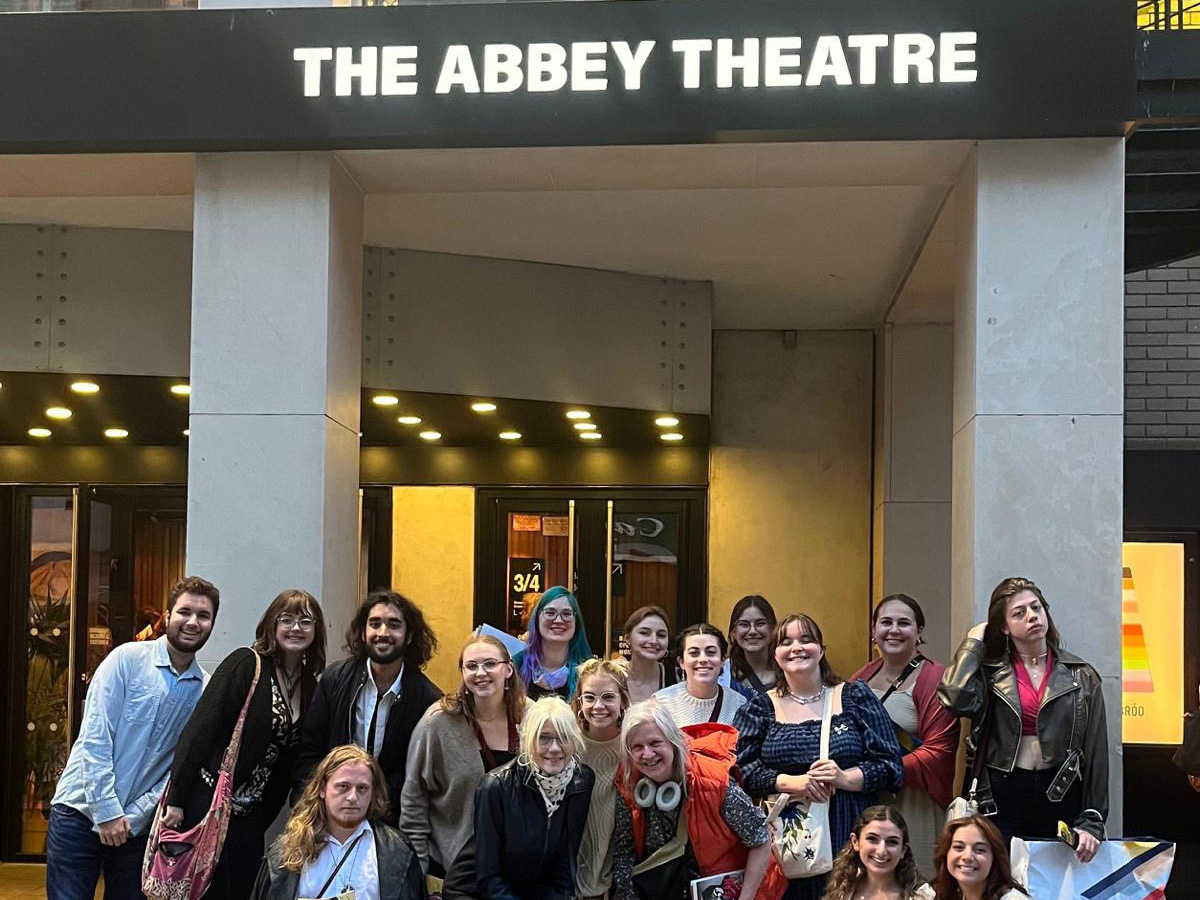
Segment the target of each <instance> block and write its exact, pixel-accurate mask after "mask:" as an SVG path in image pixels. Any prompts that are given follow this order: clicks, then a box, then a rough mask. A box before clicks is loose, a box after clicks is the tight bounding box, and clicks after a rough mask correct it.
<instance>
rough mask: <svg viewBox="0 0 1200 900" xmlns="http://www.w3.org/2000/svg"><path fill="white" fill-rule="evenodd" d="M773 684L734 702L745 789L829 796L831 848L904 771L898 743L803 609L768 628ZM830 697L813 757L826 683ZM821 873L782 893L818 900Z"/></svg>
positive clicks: (879, 708) (879, 709) (796, 899)
mask: <svg viewBox="0 0 1200 900" xmlns="http://www.w3.org/2000/svg"><path fill="white" fill-rule="evenodd" d="M773 643H774V651H773V654H772V655H773V657H774V664H775V669H776V672H775V686H774V687H773V688H772V689H771V690H770V691H768V692H767V693H765V694H759V695H758V696H756V697H755V698H754V699H752V700H751V701H750V702H749V703H747V704H746V705H745V706H743V707H742V708H741V709H739V710H738V714H737V718H736V720H735V721H734V727H735V728H737V730H738V744H737V759H738V765H739V766H741V769H742V780H743V785H744V786H745V789H746V792H747V793H748V794H750V796H751V797H767V796H769V795H771V794H776V793H788V794H791V795H792V796H793V797H795V798H796V799H802V800H808V801H810V802H822V801H825V800H829V801H830V804H829V828H830V836H831V838H832V843H833V847H834V852H835V853H836V852H837V850H838V849H839V848H841V846H842V845H843V844H844V843H846V841H847V840H848V839H849V836H850V829H851V828H852V827H853V825H854V820H855V819H857V818H858V815H859V813H861V812H862V811H863V810H864V809H866V808H867V807H868V806H873V805H875V804H876V803H878V802H879V801H878V799H877V798H876V792H877V791H889V792H893V793H894V792H896V791H898V790H899V789H900V785H901V782H902V781H903V779H904V765H903V763H902V762H901V761H900V744H899V743H898V742H897V741H896V732H895V727H894V726H893V725H892V720H891V719H890V718H889V717H888V714H887V711H886V710H884V708H883V705H882V704H881V703H880V702H879V700H878V699H877V698H876V696H875V694H874V693H873V692H872V691H871V689H870V688H869V687H867V686H866V685H865V684H863V683H862V682H843V681H842V679H841V678H839V677H838V676H837V674H836V673H835V672H834V671H833V669H832V668H831V667H830V665H829V662H828V660H826V658H825V641H824V639H823V637H822V635H821V629H820V627H819V626H818V625H817V623H816V622H815V621H813V619H812V618H810V617H809V616H804V615H797V616H788V617H787V618H786V619H784V620H783V621H782V622H781V623H780V624H779V627H778V628H776V629H775V635H774V642H773ZM826 687H832V688H834V690H833V691H831V692H830V694H829V701H828V702H830V703H832V704H833V712H832V720H831V726H830V734H829V758H828V759H824V760H822V759H818V756H819V755H820V747H821V718H822V716H823V715H824V704H825V702H826V700H825V688H826ZM825 880H826V876H824V875H814V876H812V877H810V878H798V879H795V880H793V881H792V882H791V885H790V887H789V888H788V892H787V894H786V895H785V896H784V900H817V898H819V897H820V896H821V895H822V894H823V893H824V891H825Z"/></svg>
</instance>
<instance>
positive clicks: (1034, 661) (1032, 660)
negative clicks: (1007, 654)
mask: <svg viewBox="0 0 1200 900" xmlns="http://www.w3.org/2000/svg"><path fill="white" fill-rule="evenodd" d="M1048 654H1049V651H1046V652H1045V653H1039V654H1036V655H1034V656H1026V655H1025V654H1024V653H1018V654H1017V656H1019V657H1021V659H1023V660H1026V661H1028V664H1029V665H1031V666H1040V665H1041V664H1042V662H1045V661H1046V656H1047V655H1048ZM1038 660H1041V662H1038Z"/></svg>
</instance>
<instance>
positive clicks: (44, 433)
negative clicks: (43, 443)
mask: <svg viewBox="0 0 1200 900" xmlns="http://www.w3.org/2000/svg"><path fill="white" fill-rule="evenodd" d="M28 433H29V436H30V437H35V438H48V437H50V435H52V434H54V432H53V431H51V430H50V429H49V428H30V429H29V432H28Z"/></svg>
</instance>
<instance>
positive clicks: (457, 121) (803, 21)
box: [0, 0, 1135, 152]
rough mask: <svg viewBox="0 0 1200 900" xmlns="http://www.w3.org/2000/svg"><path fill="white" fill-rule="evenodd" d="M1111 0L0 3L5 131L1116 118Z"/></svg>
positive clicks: (1128, 73) (1042, 128) (863, 131)
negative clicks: (26, 10) (28, 10)
mask: <svg viewBox="0 0 1200 900" xmlns="http://www.w3.org/2000/svg"><path fill="white" fill-rule="evenodd" d="M1134 37H1135V32H1134V30H1133V23H1132V21H1131V16H1130V14H1129V8H1128V2H1127V0H1094V2H1091V3H1089V4H1088V6H1087V14H1086V16H1084V15H1080V14H1079V13H1078V10H1077V8H1076V6H1075V5H1073V4H1046V3H1044V0H1006V2H1004V3H996V2H995V0H647V2H571V0H563V2H528V3H522V2H508V3H491V4H480V5H460V4H453V5H437V4H432V5H424V6H400V7H387V8H383V7H369V8H352V9H343V8H339V9H278V10H263V9H256V10H212V11H200V12H146V13H72V14H49V13H48V14H34V15H12V16H3V17H0V151H7V152H30V151H102V150H173V149H178V150H238V149H301V148H303V149H334V148H373V147H470V146H540V145H568V144H576V145H578V144H631V143H643V144H646V143H681V142H712V141H723V140H882V139H897V140H904V139H916V140H919V139H972V138H979V139H987V138H1019V137H1054V136H1064V137H1067V136H1070V137H1083V136H1101V135H1117V134H1120V133H1121V128H1122V124H1123V122H1124V121H1125V120H1127V119H1128V118H1130V116H1131V115H1132V108H1133V100H1134V86H1135V81H1134V78H1135V76H1134V68H1133V66H1134V59H1133V46H1134Z"/></svg>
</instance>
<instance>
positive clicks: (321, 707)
mask: <svg viewBox="0 0 1200 900" xmlns="http://www.w3.org/2000/svg"><path fill="white" fill-rule="evenodd" d="M346 649H347V650H348V651H349V652H350V654H351V655H350V658H349V659H345V660H342V661H341V662H339V663H334V664H333V665H332V666H330V667H329V668H327V669H326V670H325V674H324V675H322V676H321V680H320V682H318V683H317V690H316V693H315V694H314V695H313V699H312V703H311V705H310V706H309V709H308V712H307V713H306V714H305V717H304V722H303V724H302V726H301V732H300V749H299V751H298V752H297V755H296V768H295V772H294V773H293V778H292V784H293V788H294V790H293V799H294V798H295V797H296V796H297V795H298V793H299V792H300V791H302V790H303V789H304V785H305V784H306V783H307V782H308V780H309V776H310V775H311V774H312V771H313V769H314V768H316V765H317V763H318V762H320V760H321V759H322V758H324V756H325V754H327V753H328V752H329V751H330V750H331V749H333V748H334V747H338V746H340V745H342V744H356V745H358V746H359V747H362V748H363V749H364V750H366V751H367V752H368V753H370V754H371V755H372V756H374V757H375V758H376V759H377V760H378V761H379V765H380V767H381V768H382V769H383V774H384V777H385V778H386V780H387V788H388V814H387V821H388V824H390V825H395V824H396V820H397V817H398V816H399V814H400V790H401V788H403V787H404V775H405V760H406V759H407V758H408V743H409V740H410V738H411V737H412V733H413V729H414V728H415V727H416V725H417V722H419V721H420V719H421V716H422V715H424V713H425V710H427V709H428V708H429V706H430V705H431V704H432V703H434V702H435V701H436V700H437V699H438V698H440V697H441V696H442V692H441V691H440V690H438V689H437V687H436V686H435V685H434V683H433V682H432V681H430V680H429V679H428V678H427V677H426V676H425V673H424V672H423V671H421V670H422V669H423V668H424V667H425V664H426V663H428V662H429V660H430V657H432V656H433V652H434V651H435V650H436V649H437V638H435V637H434V635H433V631H431V630H430V628H429V626H428V625H427V624H425V616H423V615H422V614H421V610H420V609H418V608H417V606H416V604H415V603H413V602H412V601H411V600H409V599H408V598H407V597H402V596H401V595H400V594H397V593H396V592H394V591H374V592H373V593H371V594H370V595H368V597H367V599H366V600H364V601H363V602H362V603H361V604H360V605H359V607H358V612H357V613H356V614H355V616H354V621H352V622H351V623H350V628H349V629H348V630H347V631H346Z"/></svg>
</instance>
